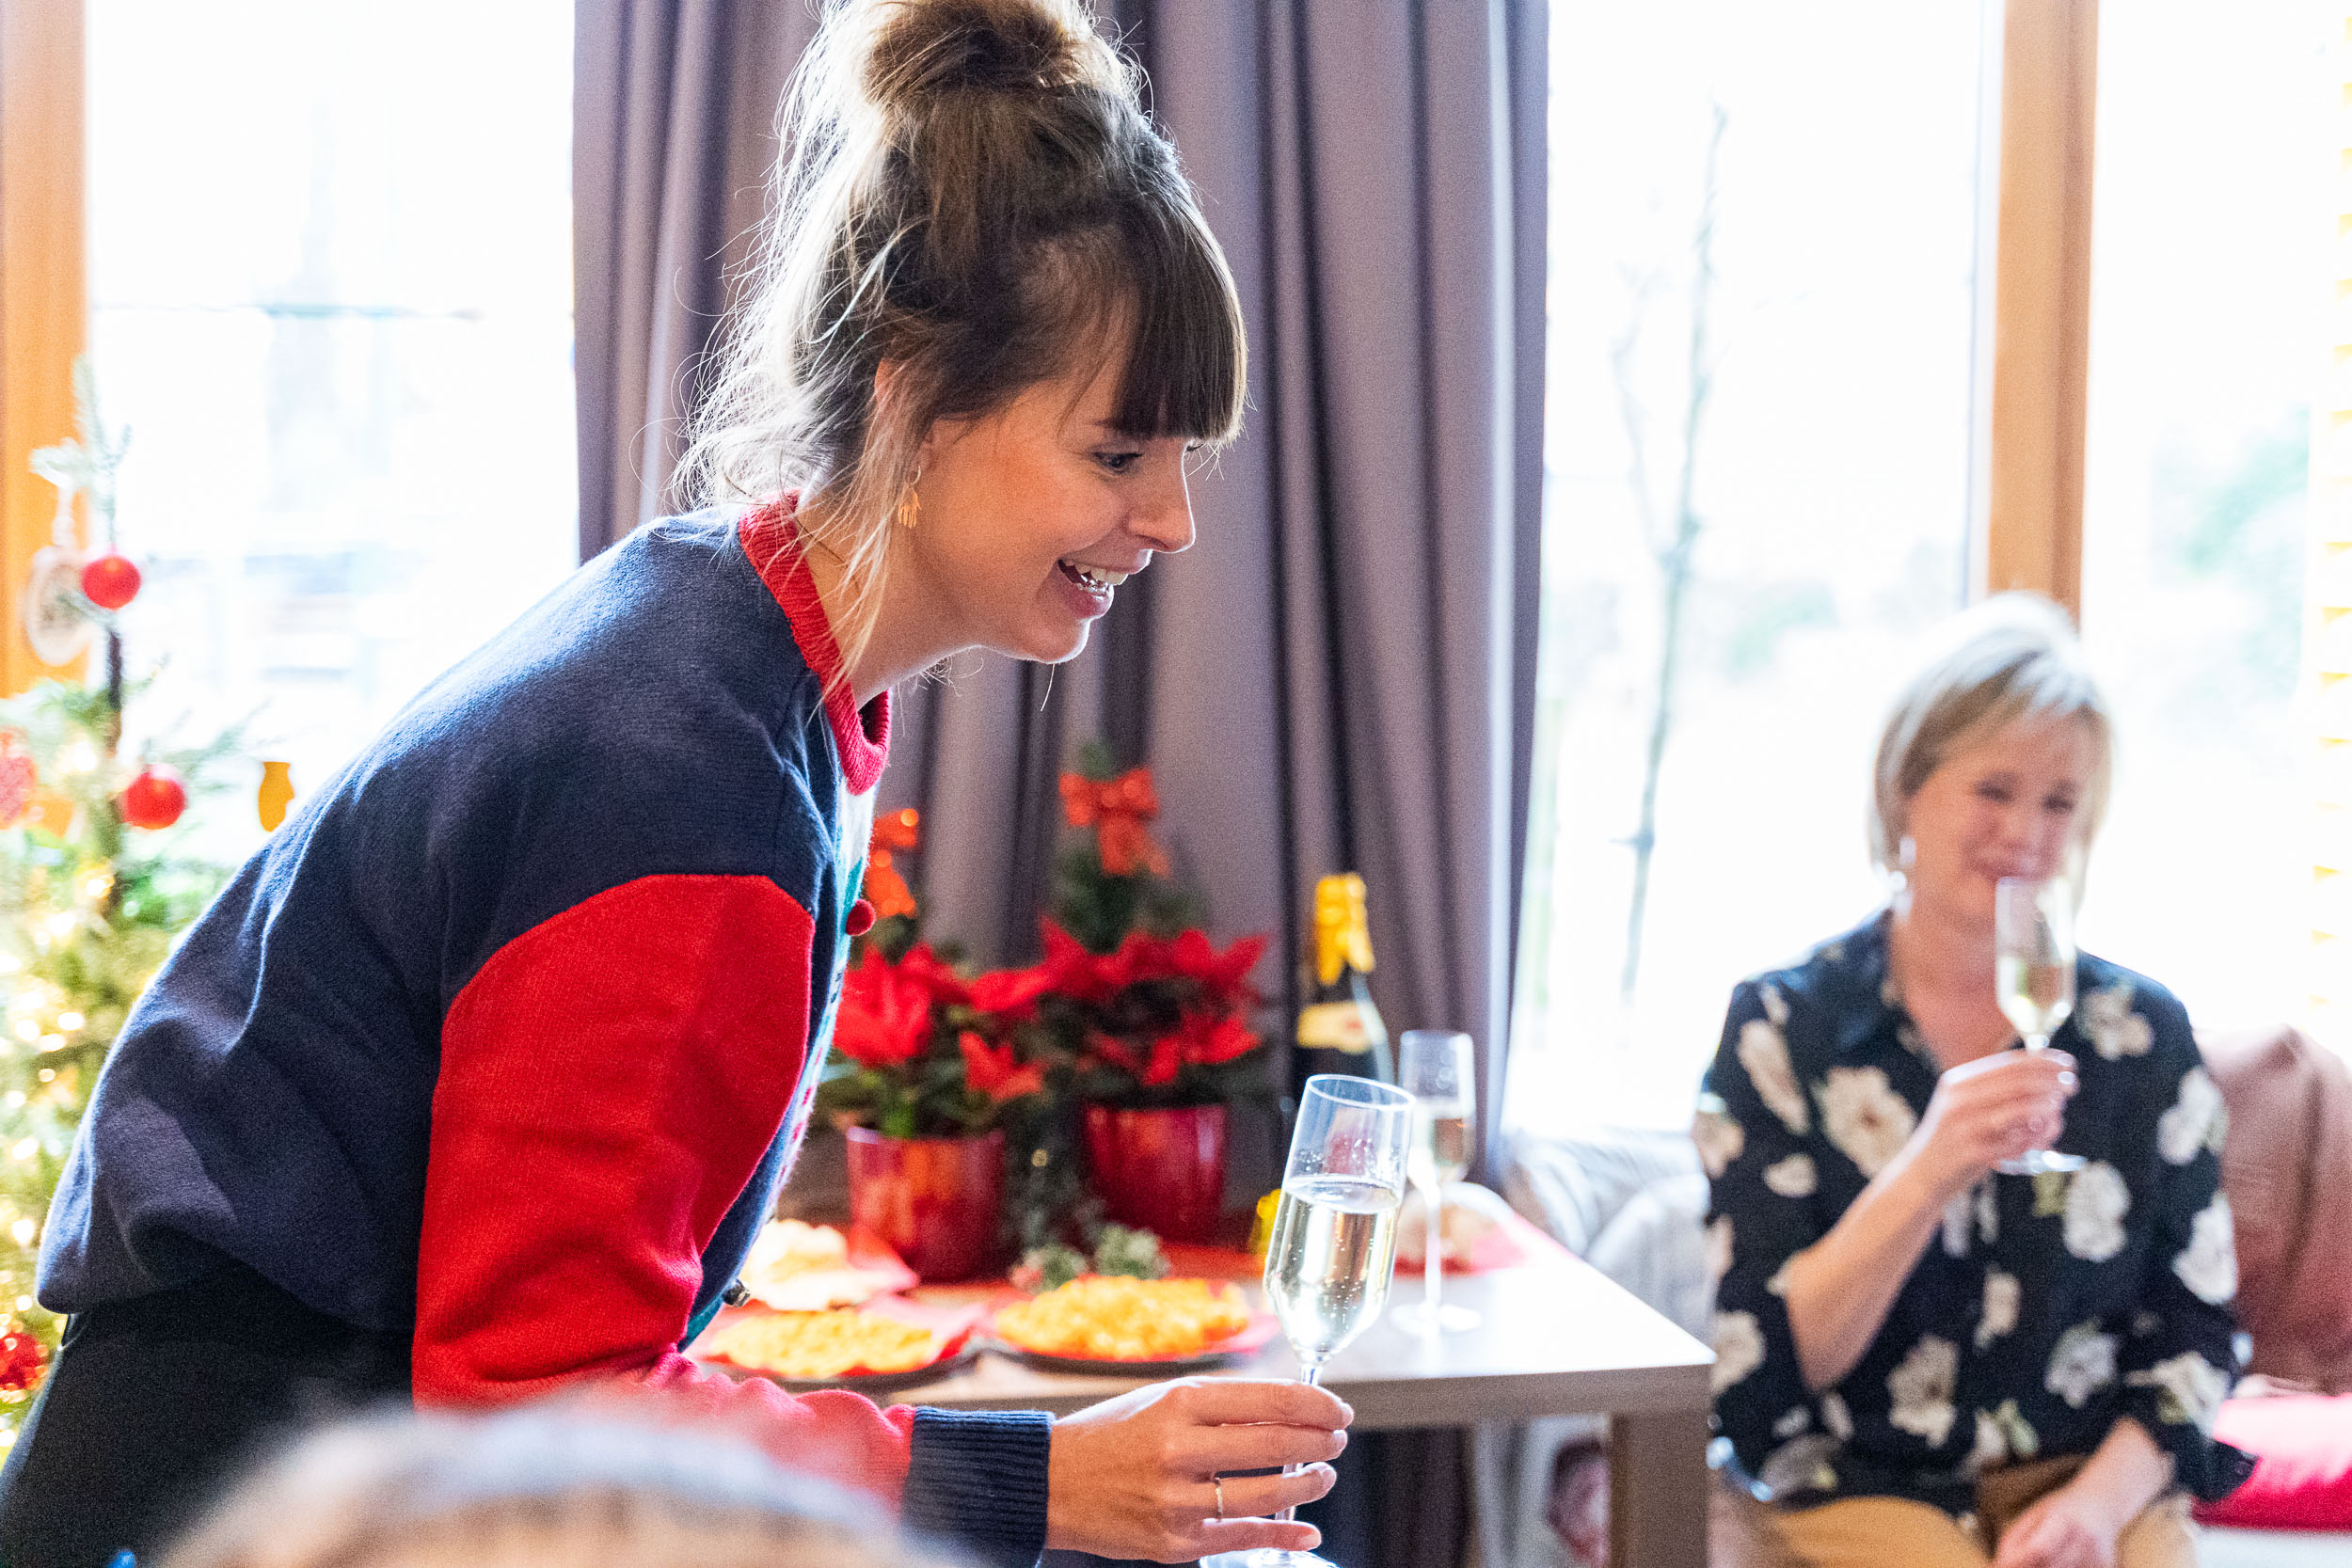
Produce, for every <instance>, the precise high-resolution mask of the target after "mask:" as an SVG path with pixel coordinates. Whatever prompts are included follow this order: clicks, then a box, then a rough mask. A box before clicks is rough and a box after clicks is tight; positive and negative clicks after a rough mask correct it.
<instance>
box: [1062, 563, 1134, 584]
mask: <svg viewBox="0 0 2352 1568" xmlns="http://www.w3.org/2000/svg"><path fill="white" fill-rule="evenodd" d="M1062 564H1063V565H1065V566H1067V567H1069V568H1070V575H1071V576H1072V577H1073V578H1077V579H1078V580H1079V581H1080V582H1083V583H1085V584H1086V585H1087V586H1088V587H1089V588H1116V587H1118V586H1119V585H1120V583H1122V582H1125V581H1126V580H1127V574H1126V573H1124V572H1112V571H1106V570H1104V568H1103V567H1100V566H1081V565H1079V564H1078V563H1077V562H1074V561H1065V562H1062Z"/></svg>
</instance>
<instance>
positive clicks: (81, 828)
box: [0, 366, 238, 1447]
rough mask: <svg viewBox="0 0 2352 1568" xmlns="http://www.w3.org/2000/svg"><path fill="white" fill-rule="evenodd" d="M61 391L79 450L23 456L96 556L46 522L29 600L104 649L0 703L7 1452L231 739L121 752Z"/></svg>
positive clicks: (83, 453)
mask: <svg viewBox="0 0 2352 1568" xmlns="http://www.w3.org/2000/svg"><path fill="white" fill-rule="evenodd" d="M75 390H76V393H77V395H78V402H79V403H80V405H81V420H80V424H81V433H80V439H79V440H78V441H75V442H67V443H64V444H62V445H60V446H57V447H52V448H48V449H45V450H44V451H40V452H39V453H36V454H35V459H34V466H35V468H36V470H37V471H39V472H40V473H41V474H42V476H43V477H44V478H47V479H50V480H51V481H52V482H53V483H56V484H57V485H58V487H59V493H60V504H59V511H60V515H61V516H68V517H70V512H69V510H68V509H69V508H70V505H71V499H72V491H73V489H75V488H80V489H83V490H86V491H87V492H88V494H89V495H90V497H91V499H92V502H93V505H92V512H93V514H94V517H93V521H94V522H95V523H96V524H97V525H98V527H99V531H101V532H102V534H103V539H104V541H105V547H104V549H103V551H101V552H100V553H98V554H96V555H95V556H93V557H91V558H89V559H87V560H82V559H80V558H79V555H78V552H75V551H74V550H73V548H72V535H71V532H70V531H68V530H66V529H61V530H60V539H59V540H58V541H57V542H55V543H53V544H52V546H50V547H49V548H48V549H46V550H44V551H42V552H41V555H42V556H43V557H45V558H47V559H45V560H42V561H40V562H36V565H35V580H34V582H33V583H32V584H30V585H29V590H30V591H29V592H28V594H27V599H28V602H29V608H31V609H32V610H33V613H34V619H35V620H36V622H37V623H38V622H43V621H45V622H46V625H45V626H40V631H41V633H42V634H43V635H44V636H46V637H47V638H48V639H49V640H50V641H49V644H48V646H46V647H44V648H43V649H42V651H43V652H44V654H52V653H53V652H54V651H55V650H56V648H57V645H58V639H59V637H60V629H61V627H63V628H67V629H70V623H71V622H72V620H74V619H78V620H79V621H80V622H81V623H82V624H83V626H84V628H85V629H84V630H83V632H82V640H83V641H87V639H88V637H89V636H90V634H91V633H95V634H97V635H98V636H99V637H100V638H101V639H102V640H103V667H102V670H101V673H100V677H99V679H98V680H97V681H96V682H95V683H93V684H89V685H84V684H81V683H79V682H70V681H47V682H43V683H42V684H40V685H39V686H37V687H35V688H33V689H31V690H30V691H27V692H25V693H24V694H23V695H22V696H20V697H17V698H14V699H12V700H10V701H8V702H5V703H0V979H5V981H6V987H5V990H6V995H7V997H8V1005H7V1014H6V1018H5V1021H0V1447H4V1446H6V1445H7V1444H8V1443H12V1442H14V1440H15V1433H16V1426H17V1423H18V1421H19V1420H20V1419H21V1418H22V1417H23V1415H24V1409H25V1406H26V1405H27V1403H28V1402H29V1401H30V1397H31V1394H32V1391H33V1390H34V1388H36V1387H37V1386H39V1383H40V1375H41V1373H42V1371H43V1370H44V1369H45V1367H46V1366H47V1362H48V1357H49V1354H51V1352H53V1351H54V1350H55V1348H56V1335H57V1330H58V1327H59V1326H60V1325H59V1324H58V1323H57V1322H56V1320H55V1319H54V1318H53V1317H52V1316H51V1315H50V1314H49V1313H48V1312H46V1311H44V1310H43V1309H42V1308H41V1307H40V1304H39V1303H38V1302H37V1301H36V1300H35V1299H34V1297H33V1272H34V1264H35V1260H36V1259H37V1258H38V1256H39V1253H40V1229H41V1226H42V1224H43V1223H44V1222H45V1220H46V1218H47V1215H48V1212H49V1199H50V1196H51V1194H52V1193H53V1192H54V1191H55V1190H56V1183H57V1177H58V1174H59V1172H60V1170H61V1169H62V1168H63V1165H64V1163H65V1157H66V1153H67V1151H68V1149H69V1148H72V1142H73V1133H74V1130H75V1128H76V1127H77V1126H79V1125H80V1122H81V1118H82V1115H83V1112H84V1111H85V1110H86V1109H87V1107H88V1104H89V1097H90V1090H91V1088H92V1087H93V1086H94V1085H96V1083H97V1079H98V1070H99V1068H100V1067H101V1065H102V1064H103V1062H104V1061H105V1058H106V1053H107V1052H108V1051H109V1050H110V1049H111V1048H112V1047H113V1045H114V1041H115V1037H116V1036H117V1035H118V1034H119V1033H120V1031H121V1028H122V1023H123V1020H124V1019H125V1017H126V1016H127V1015H128V1014H129V1012H130V1010H131V1005H132V1004H133V1003H134V1002H135V1001H136V1000H137V999H138V995H139V992H140V991H141V990H144V989H145V987H146V985H147V983H148V981H149V980H150V979H151V978H152V977H153V975H154V974H155V971H156V970H157V969H158V968H160V967H161V966H162V964H163V961H164V958H165V957H166V956H167V953H168V952H169V950H170V946H171V942H172V940H173V938H174V937H175V936H177V935H178V933H179V932H180V931H181V930H183V928H185V927H187V925H188V924H189V923H190V922H191V921H193V920H194V919H195V918H196V916H197V914H198V913H199V911H201V910H202V909H203V907H204V905H205V903H206V902H207V901H208V900H209V899H210V898H211V897H212V895H214V894H215V892H216V891H218V889H219V887H220V884H221V882H222V880H223V879H224V877H225V872H224V871H223V870H222V868H220V867H218V866H216V865H214V864H211V863H207V862H205V861H203V860H201V859H199V858H198V857H196V856H194V855H191V854H189V853H188V852H186V850H185V848H184V847H183V838H182V834H181V832H174V831H172V830H174V829H175V827H177V826H178V825H179V824H180V822H181V820H182V816H183V813H184V811H185V809H186V806H187V804H188V801H189V800H190V798H191V796H192V795H202V794H205V793H209V792H211V791H213V790H215V789H217V788H218V787H220V784H219V782H218V780H217V774H218V772H219V768H220V764H221V763H223V762H224V761H225V760H226V759H227V758H228V757H230V755H231V754H232V753H233V752H235V751H236V749H237V738H238V737H237V736H235V735H234V734H230V735H224V736H217V737H215V738H214V739H212V740H210V741H208V742H205V743H203V744H199V745H192V746H173V745H168V744H166V743H162V742H152V743H148V744H144V745H140V746H138V747H136V748H133V747H129V746H126V744H125V741H124V731H123V714H124V710H125V708H126V706H127V705H129V704H130V703H132V702H133V701H135V699H136V698H138V697H139V696H140V695H141V693H142V690H143V689H144V687H143V683H136V682H131V681H127V680H126V679H125V676H124V673H123V654H122V638H121V633H120V629H119V626H118V625H117V621H116V612H117V611H119V610H120V609H121V608H122V607H123V606H124V605H127V604H128V603H130V601H131V599H132V597H133V596H134V595H135V594H136V593H137V591H138V572H137V568H136V567H135V566H133V565H132V564H131V562H129V561H127V560H126V559H125V558H124V557H123V556H122V555H120V554H119V552H118V551H117V550H116V548H115V519H114V470H115V467H117V465H119V463H120V461H121V456H122V444H123V441H122V437H121V436H120V435H119V434H116V435H113V436H109V435H108V434H107V433H106V432H104V431H103V428H102V427H101V426H100V425H99V423H98V418H97V410H96V406H95V399H94V398H93V397H92V395H91V388H90V385H89V379H88V372H87V369H86V368H85V367H80V366H77V367H76V372H75ZM68 641H71V640H70V639H69V640H68ZM66 651H67V652H68V653H69V654H70V652H71V649H70V647H69V648H68V649H67V650H66ZM52 662H60V660H58V659H56V658H55V657H52Z"/></svg>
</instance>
